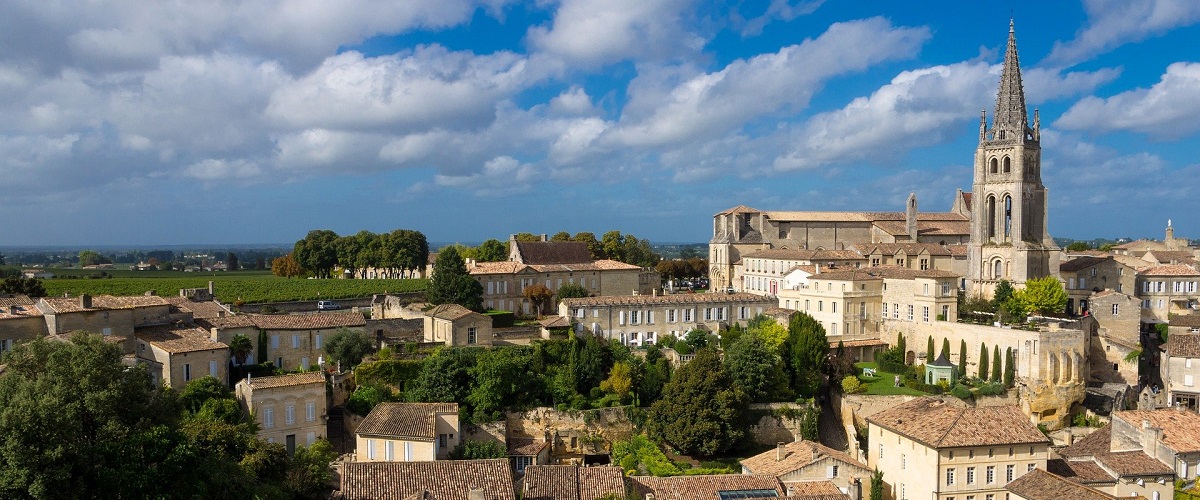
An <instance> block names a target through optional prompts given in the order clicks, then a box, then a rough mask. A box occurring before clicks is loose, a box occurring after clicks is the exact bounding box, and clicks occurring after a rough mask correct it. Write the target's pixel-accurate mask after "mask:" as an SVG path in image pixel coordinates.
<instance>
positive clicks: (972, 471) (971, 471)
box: [967, 467, 975, 484]
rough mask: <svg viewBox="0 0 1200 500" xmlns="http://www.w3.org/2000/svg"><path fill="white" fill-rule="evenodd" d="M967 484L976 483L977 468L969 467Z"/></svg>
mask: <svg viewBox="0 0 1200 500" xmlns="http://www.w3.org/2000/svg"><path fill="white" fill-rule="evenodd" d="M967 484H975V468H974V467H967Z"/></svg>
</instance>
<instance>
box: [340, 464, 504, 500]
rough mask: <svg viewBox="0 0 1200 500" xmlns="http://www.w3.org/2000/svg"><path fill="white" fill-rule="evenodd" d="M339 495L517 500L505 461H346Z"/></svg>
mask: <svg viewBox="0 0 1200 500" xmlns="http://www.w3.org/2000/svg"><path fill="white" fill-rule="evenodd" d="M340 479H341V481H340V482H341V484H340V486H339V488H338V489H339V492H340V494H341V497H340V498H343V499H345V500H379V499H389V500H390V499H432V500H443V499H446V500H450V499H454V500H457V499H468V500H476V499H478V500H516V498H517V490H516V486H515V484H514V483H513V475H512V469H511V468H510V467H509V465H508V460H505V459H503V458H493V459H488V460H437V461H433V462H345V463H344V464H343V465H342V473H341V478H340Z"/></svg>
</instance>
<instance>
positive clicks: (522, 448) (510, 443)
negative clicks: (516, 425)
mask: <svg viewBox="0 0 1200 500" xmlns="http://www.w3.org/2000/svg"><path fill="white" fill-rule="evenodd" d="M505 444H506V445H507V447H508V454H509V455H525V456H533V455H537V454H538V453H541V452H542V450H543V449H545V448H546V447H547V446H549V445H550V443H547V442H546V440H545V439H535V438H530V437H510V438H508V439H507V443H505Z"/></svg>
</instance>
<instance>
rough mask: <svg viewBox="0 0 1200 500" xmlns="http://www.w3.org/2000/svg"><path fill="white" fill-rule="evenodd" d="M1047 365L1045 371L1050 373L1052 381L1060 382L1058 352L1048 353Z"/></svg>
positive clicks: (1052, 382) (1053, 382)
mask: <svg viewBox="0 0 1200 500" xmlns="http://www.w3.org/2000/svg"><path fill="white" fill-rule="evenodd" d="M1046 365H1047V366H1046V370H1045V372H1047V374H1048V375H1050V383H1051V384H1057V383H1058V354H1057V353H1053V352H1048V353H1046Z"/></svg>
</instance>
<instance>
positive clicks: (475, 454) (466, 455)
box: [450, 441, 508, 460]
mask: <svg viewBox="0 0 1200 500" xmlns="http://www.w3.org/2000/svg"><path fill="white" fill-rule="evenodd" d="M506 456H508V450H506V449H505V448H504V445H502V444H500V443H498V442H496V441H463V442H461V443H459V444H458V446H457V447H455V448H454V451H451V452H450V459H451V460H484V459H488V458H504V457H506Z"/></svg>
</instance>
